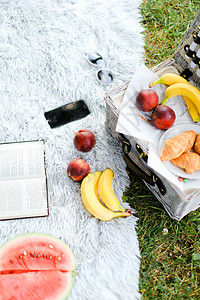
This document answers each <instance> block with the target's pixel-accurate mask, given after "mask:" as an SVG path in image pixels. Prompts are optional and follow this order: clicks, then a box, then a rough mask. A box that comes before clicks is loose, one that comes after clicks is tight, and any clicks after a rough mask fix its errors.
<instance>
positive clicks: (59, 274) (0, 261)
mask: <svg viewBox="0 0 200 300" xmlns="http://www.w3.org/2000/svg"><path fill="white" fill-rule="evenodd" d="M74 269H75V259H74V255H73V253H72V251H71V249H70V248H69V247H68V246H67V245H66V244H65V243H64V242H62V241H61V240H60V239H57V238H55V237H52V236H50V235H45V234H38V233H30V234H24V235H20V236H17V237H15V238H12V239H11V240H9V241H7V242H6V243H5V244H3V245H2V246H1V247H0V300H27V299H29V300H34V299H37V300H57V299H59V300H60V299H66V298H67V297H68V295H69V294H70V292H71V289H72V287H73V270H74Z"/></svg>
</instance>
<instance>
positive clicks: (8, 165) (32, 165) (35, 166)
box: [0, 141, 45, 180]
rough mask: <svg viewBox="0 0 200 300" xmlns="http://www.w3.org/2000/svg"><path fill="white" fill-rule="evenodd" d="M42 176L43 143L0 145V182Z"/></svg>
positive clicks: (43, 173) (43, 171)
mask: <svg viewBox="0 0 200 300" xmlns="http://www.w3.org/2000/svg"><path fill="white" fill-rule="evenodd" d="M44 175H45V169H44V143H43V141H33V142H19V143H8V144H0V180H13V179H19V178H31V177H32V178H34V177H41V176H44Z"/></svg>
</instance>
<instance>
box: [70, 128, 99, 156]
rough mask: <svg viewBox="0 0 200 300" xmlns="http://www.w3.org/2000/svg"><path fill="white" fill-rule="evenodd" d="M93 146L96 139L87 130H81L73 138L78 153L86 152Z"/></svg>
mask: <svg viewBox="0 0 200 300" xmlns="http://www.w3.org/2000/svg"><path fill="white" fill-rule="evenodd" d="M95 144H96V137H95V135H94V133H93V132H92V131H90V130H88V129H81V130H79V131H78V132H77V133H76V134H75V136H74V145H75V147H76V148H77V149H78V150H79V151H82V152H88V151H90V150H91V149H92V148H93V147H94V146H95Z"/></svg>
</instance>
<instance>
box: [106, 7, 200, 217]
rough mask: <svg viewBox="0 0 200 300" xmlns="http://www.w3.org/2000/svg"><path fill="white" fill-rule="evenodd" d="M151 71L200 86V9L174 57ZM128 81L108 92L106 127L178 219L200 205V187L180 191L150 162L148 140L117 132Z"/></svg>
mask: <svg viewBox="0 0 200 300" xmlns="http://www.w3.org/2000/svg"><path fill="white" fill-rule="evenodd" d="M151 71H153V72H154V73H155V74H156V75H157V76H158V77H161V76H162V75H163V74H164V73H169V72H174V73H177V74H179V75H181V76H183V77H184V78H186V79H188V80H190V81H191V79H192V83H193V85H195V86H196V87H197V88H200V10H199V12H198V13H197V15H196V17H195V19H194V21H193V22H192V24H191V25H190V27H189V29H188V31H187V32H186V34H185V35H184V37H183V40H182V41H181V43H180V44H179V46H178V48H177V50H176V52H175V55H174V58H172V59H168V60H166V61H164V62H162V63H160V64H158V65H156V66H155V67H153V68H151ZM129 82H130V81H128V82H126V83H124V84H122V85H121V86H119V87H116V88H114V89H113V90H111V91H108V92H107V93H105V102H106V121H105V126H106V128H107V129H108V131H109V132H110V133H111V135H112V136H113V137H114V138H115V139H116V140H117V141H118V143H119V144H120V145H121V148H122V155H123V158H124V160H125V162H126V164H127V165H128V166H129V168H130V169H131V170H132V171H133V172H134V173H135V174H136V175H137V176H139V177H140V178H141V179H142V180H143V182H144V183H145V185H146V186H147V187H148V188H149V190H150V191H151V192H152V193H153V194H154V195H155V197H156V198H157V199H158V200H159V201H160V203H161V204H162V205H163V207H164V209H165V210H166V211H167V213H168V214H169V216H170V217H171V218H172V219H175V220H178V221H179V220H181V219H182V218H183V217H184V216H186V215H187V214H188V213H189V212H191V211H194V210H196V209H198V208H199V207H200V190H196V191H194V192H191V194H187V195H186V194H184V193H183V192H181V191H178V190H177V188H176V185H174V184H173V183H171V182H169V181H168V180H166V178H165V177H164V176H162V175H161V174H158V173H157V172H156V171H155V170H154V169H152V168H150V167H149V166H148V165H147V159H148V143H147V142H146V141H144V140H142V139H138V138H135V137H130V136H126V135H124V134H121V133H118V132H116V130H115V129H116V125H117V121H118V117H119V113H120V105H121V103H122V101H123V96H124V94H125V92H126V89H127V87H128V85H129Z"/></svg>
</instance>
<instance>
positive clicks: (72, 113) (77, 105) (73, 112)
mask: <svg viewBox="0 0 200 300" xmlns="http://www.w3.org/2000/svg"><path fill="white" fill-rule="evenodd" d="M89 114H90V111H89V109H88V107H87V105H86V103H85V101H84V100H78V101H75V102H71V103H68V104H66V105H63V106H60V107H58V108H55V109H53V110H50V111H47V112H45V113H44V116H45V118H46V120H47V121H48V123H49V125H50V127H51V128H55V127H59V126H62V125H65V124H67V123H70V122H72V121H76V120H79V119H82V118H84V117H86V116H87V115H89Z"/></svg>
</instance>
